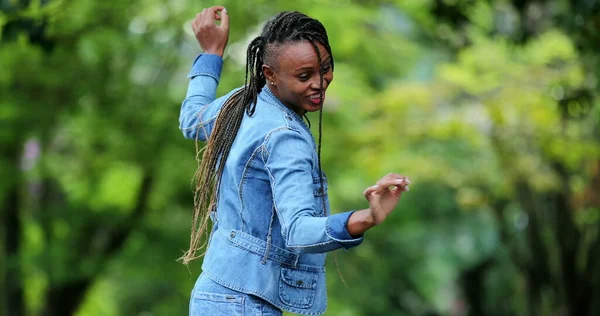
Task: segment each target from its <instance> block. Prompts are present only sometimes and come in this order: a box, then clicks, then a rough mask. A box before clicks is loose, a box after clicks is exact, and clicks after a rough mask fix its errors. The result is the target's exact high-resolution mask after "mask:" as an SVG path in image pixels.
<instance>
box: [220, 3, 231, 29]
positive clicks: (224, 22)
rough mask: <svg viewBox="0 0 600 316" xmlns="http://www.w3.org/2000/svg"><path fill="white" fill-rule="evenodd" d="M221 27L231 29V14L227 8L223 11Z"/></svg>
mask: <svg viewBox="0 0 600 316" xmlns="http://www.w3.org/2000/svg"><path fill="white" fill-rule="evenodd" d="M221 27H222V28H224V29H226V30H229V14H227V9H225V8H223V11H221Z"/></svg>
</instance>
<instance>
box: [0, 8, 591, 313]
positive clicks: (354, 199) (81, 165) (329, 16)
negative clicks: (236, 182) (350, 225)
mask: <svg viewBox="0 0 600 316" xmlns="http://www.w3.org/2000/svg"><path fill="white" fill-rule="evenodd" d="M213 4H214V3H212V2H206V1H187V0H170V1H156V0H134V1H92V0H75V1H64V0H0V30H1V32H0V153H1V155H0V179H1V181H0V205H1V211H2V213H1V214H0V215H1V219H0V225H2V226H1V228H0V231H1V232H2V236H1V241H2V243H1V244H0V258H2V259H4V260H2V261H0V272H1V274H0V275H1V276H2V277H1V278H0V289H2V291H1V293H2V295H1V296H0V314H3V315H10V316H13V315H72V314H76V315H80V316H85V315H184V314H186V313H187V306H188V301H189V293H190V291H191V289H192V286H193V283H194V282H195V279H196V277H197V276H198V274H199V272H200V262H195V263H193V264H191V265H190V266H189V269H188V268H186V267H185V266H183V265H181V264H180V263H178V262H176V261H175V260H176V259H177V258H178V257H179V256H180V255H181V254H182V251H183V250H184V249H186V247H187V245H188V237H189V235H188V233H189V229H190V225H191V224H190V221H191V210H192V191H191V188H192V187H191V182H190V181H191V178H192V175H193V173H194V171H195V168H196V162H195V160H194V157H195V150H196V148H195V145H194V142H191V141H187V140H185V139H183V137H182V135H181V133H180V131H179V129H178V115H179V105H180V103H181V101H182V100H183V97H184V96H185V91H186V87H187V82H188V79H187V77H186V74H187V71H188V70H189V67H190V66H191V63H192V61H193V58H194V57H195V56H196V55H197V54H198V53H199V52H200V48H199V46H198V44H197V43H196V42H195V39H194V37H193V34H191V28H190V26H189V23H190V21H191V19H192V18H193V17H194V15H195V14H196V13H197V12H199V11H201V10H202V8H204V7H207V6H210V5H213ZM220 4H223V5H225V6H226V7H227V8H228V12H229V15H230V17H231V37H230V45H229V47H228V50H227V51H226V55H225V66H224V72H223V77H222V80H221V84H220V86H219V95H221V94H224V93H226V92H228V91H229V90H230V89H232V88H234V87H236V86H239V85H241V84H242V83H243V78H244V77H243V74H244V62H245V47H246V45H247V43H248V42H249V40H250V39H251V38H252V37H254V36H256V34H257V32H258V31H259V29H260V27H261V25H262V23H263V22H264V21H265V20H266V19H268V18H269V17H270V16H272V15H274V14H276V13H277V12H279V11H282V10H298V11H301V12H304V13H306V14H308V15H310V16H313V17H315V18H317V19H319V20H320V21H322V22H323V24H324V25H325V26H326V28H327V30H328V33H329V37H330V41H331V46H332V48H333V53H334V57H335V58H336V71H335V80H334V83H333V85H332V86H331V88H330V92H329V93H328V100H327V101H326V105H325V106H326V107H325V113H324V134H323V165H324V169H325V170H326V172H327V174H328V178H329V179H330V191H329V192H330V194H331V197H330V200H331V202H332V207H333V209H334V210H335V211H338V212H339V211H344V210H349V209H356V208H363V207H365V206H366V202H365V201H364V199H363V197H362V195H361V192H362V191H363V189H364V188H365V187H367V186H369V185H371V184H372V183H373V182H374V181H376V180H377V179H378V178H379V177H381V176H382V175H384V174H385V173H388V172H399V173H402V174H405V175H408V176H409V177H410V178H411V180H412V182H413V185H412V187H411V191H410V192H409V193H407V194H406V195H405V196H404V197H403V199H402V201H401V203H400V205H399V206H398V209H397V211H396V212H395V213H394V214H393V216H392V218H390V219H389V220H388V221H387V222H385V223H384V224H383V225H381V226H380V227H377V228H376V229H373V230H372V231H369V232H368V233H367V234H366V239H365V242H364V243H363V245H361V246H360V247H358V248H356V249H353V250H351V251H349V252H337V257H338V259H339V260H338V261H339V267H340V271H341V272H342V275H343V277H344V279H345V280H346V282H347V283H348V287H346V286H344V285H343V284H342V281H341V278H340V277H339V276H338V273H337V271H336V269H337V268H336V265H335V264H334V263H333V260H330V262H329V263H328V271H329V279H328V282H329V303H330V304H329V305H330V306H329V309H328V312H327V315H344V316H353V315H356V316H358V315H558V314H560V315H597V314H599V313H600V302H599V301H598V300H597V298H598V297H600V252H598V251H597V249H600V238H599V236H598V233H599V225H600V142H599V140H600V107H599V106H598V104H599V99H598V95H597V92H596V91H597V82H598V79H599V78H600V63H599V59H598V56H599V55H598V53H597V52H598V43H600V34H599V31H598V30H599V29H600V28H598V27H597V26H598V25H600V14H599V10H600V5H599V4H597V3H596V2H594V1H577V0H573V1H566V0H556V1H549V2H537V1H483V0H454V1H448V0H429V1H421V0H404V1H383V0H380V1H358V0H355V1H353V0H332V1H316V0H303V1H294V2H290V1H283V0H276V1H265V0H253V1H241V0H238V1H235V0H230V1H222V2H221V3H220ZM310 117H311V119H312V121H313V122H315V121H316V120H318V117H317V116H316V115H312V116H310ZM313 125H316V124H313ZM330 258H331V259H333V256H330Z"/></svg>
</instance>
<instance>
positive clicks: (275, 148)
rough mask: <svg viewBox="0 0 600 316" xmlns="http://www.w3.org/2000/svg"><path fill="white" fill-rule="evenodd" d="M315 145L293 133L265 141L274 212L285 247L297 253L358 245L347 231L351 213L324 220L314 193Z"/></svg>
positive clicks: (277, 134)
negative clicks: (279, 224) (312, 171)
mask: <svg viewBox="0 0 600 316" xmlns="http://www.w3.org/2000/svg"><path fill="white" fill-rule="evenodd" d="M314 150H315V149H314V146H313V145H312V143H311V142H309V141H308V140H306V138H304V137H302V135H301V134H300V133H299V132H297V131H294V130H290V129H287V128H285V129H281V130H277V131H275V132H272V133H271V134H270V136H269V137H268V140H267V141H266V142H265V157H263V159H266V160H265V167H266V170H267V172H268V174H269V178H270V184H271V190H272V193H273V201H274V204H275V210H276V212H277V216H278V218H279V221H280V223H281V229H282V235H283V237H284V238H285V241H286V246H287V247H288V248H289V249H290V250H292V251H294V252H298V253H308V252H310V253H318V252H326V251H331V250H335V249H338V248H346V249H348V248H352V247H355V246H358V245H359V244H360V243H361V242H362V240H363V238H362V236H361V237H360V238H352V237H351V236H350V234H349V233H348V230H347V228H346V226H347V223H348V219H349V218H350V215H351V214H352V211H350V212H345V213H341V214H335V215H330V216H327V217H322V216H321V215H319V214H322V213H323V212H322V211H321V209H322V206H321V205H320V204H319V205H317V204H316V203H315V200H316V199H315V196H314V191H313V177H312V173H311V170H312V168H313V164H314V163H316V162H314V161H313V155H312V153H313V152H314Z"/></svg>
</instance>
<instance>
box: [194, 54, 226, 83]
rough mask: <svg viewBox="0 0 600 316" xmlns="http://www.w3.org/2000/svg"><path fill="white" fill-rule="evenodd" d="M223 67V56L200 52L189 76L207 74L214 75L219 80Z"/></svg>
mask: <svg viewBox="0 0 600 316" xmlns="http://www.w3.org/2000/svg"><path fill="white" fill-rule="evenodd" d="M222 68H223V58H221V56H219V55H214V54H200V55H198V57H196V59H195V60H194V63H193V64H192V69H191V70H190V72H189V74H188V78H194V77H196V76H200V75H205V76H210V77H213V78H215V80H217V82H219V79H220V78H221V69H222Z"/></svg>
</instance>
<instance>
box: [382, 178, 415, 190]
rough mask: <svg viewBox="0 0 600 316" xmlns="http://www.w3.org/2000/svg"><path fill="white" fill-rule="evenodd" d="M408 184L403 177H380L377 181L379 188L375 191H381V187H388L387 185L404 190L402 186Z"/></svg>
mask: <svg viewBox="0 0 600 316" xmlns="http://www.w3.org/2000/svg"><path fill="white" fill-rule="evenodd" d="M407 185H408V183H406V181H404V179H398V178H392V179H390V178H387V179H385V178H384V179H382V180H379V181H378V182H377V186H378V187H379V188H380V189H379V190H377V192H383V189H386V188H389V187H399V188H401V189H402V190H404V188H405V187H406V186H407Z"/></svg>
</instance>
